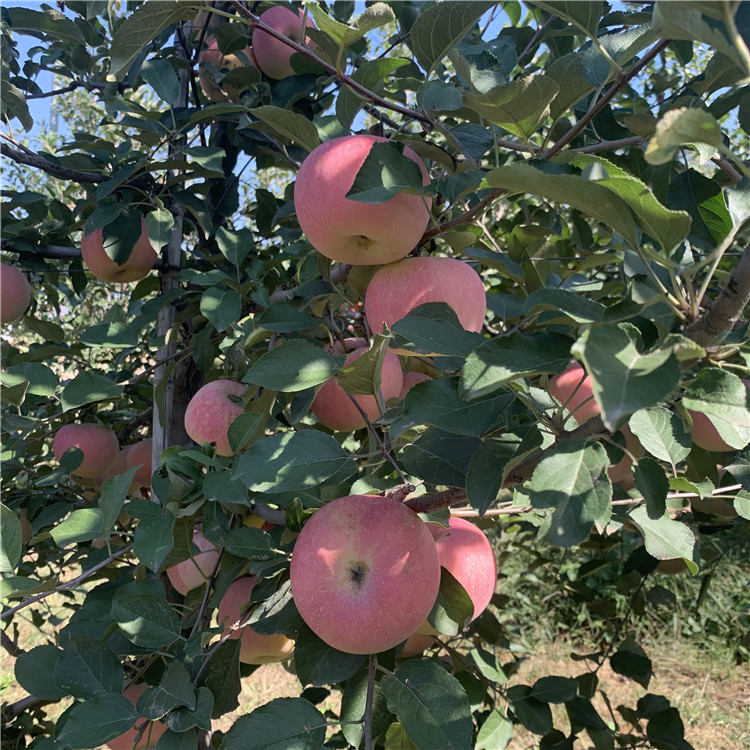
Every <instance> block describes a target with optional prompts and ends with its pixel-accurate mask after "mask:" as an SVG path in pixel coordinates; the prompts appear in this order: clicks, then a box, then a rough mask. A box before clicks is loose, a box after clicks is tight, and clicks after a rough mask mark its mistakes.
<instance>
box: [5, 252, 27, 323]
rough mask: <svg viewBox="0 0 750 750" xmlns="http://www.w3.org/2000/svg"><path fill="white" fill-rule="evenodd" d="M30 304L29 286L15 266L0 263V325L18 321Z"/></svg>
mask: <svg viewBox="0 0 750 750" xmlns="http://www.w3.org/2000/svg"><path fill="white" fill-rule="evenodd" d="M30 302H31V284H29V280H28V279H27V278H26V276H24V274H23V273H22V272H21V271H20V270H19V269H18V268H16V267H15V266H9V265H8V264H7V263H0V323H2V324H3V325H5V324H6V323H12V322H13V321H14V320H18V318H20V317H21V316H22V315H23V314H24V312H26V308H27V307H28V306H29V303H30Z"/></svg>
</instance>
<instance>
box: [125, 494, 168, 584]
mask: <svg viewBox="0 0 750 750" xmlns="http://www.w3.org/2000/svg"><path fill="white" fill-rule="evenodd" d="M128 511H129V512H130V514H131V515H133V516H135V517H136V518H138V525H137V526H136V527H135V535H134V539H133V552H134V553H135V556H136V557H137V558H138V560H139V561H140V562H142V563H143V564H144V565H145V566H146V567H147V568H148V569H149V570H152V571H153V572H154V573H156V572H157V571H158V570H159V569H160V568H161V566H162V565H163V564H164V561H165V560H166V559H167V555H169V553H170V552H171V551H172V548H173V547H174V538H173V536H172V530H173V528H174V523H175V517H174V515H172V514H171V513H170V512H169V511H167V510H165V509H164V508H162V507H160V506H159V505H157V504H156V503H152V502H150V501H148V500H135V501H133V502H131V503H130V505H128Z"/></svg>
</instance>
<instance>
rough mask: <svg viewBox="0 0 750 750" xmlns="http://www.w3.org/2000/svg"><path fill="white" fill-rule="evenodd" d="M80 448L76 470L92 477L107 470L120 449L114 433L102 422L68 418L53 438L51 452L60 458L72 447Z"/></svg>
mask: <svg viewBox="0 0 750 750" xmlns="http://www.w3.org/2000/svg"><path fill="white" fill-rule="evenodd" d="M74 446H75V447H76V448H79V449H80V450H81V451H83V461H81V465H80V466H79V467H78V468H77V469H76V470H75V474H76V475H77V476H79V477H83V478H85V479H94V478H95V477H101V476H103V475H104V474H106V473H107V471H108V470H109V468H110V466H112V464H113V463H114V462H115V461H116V459H117V454H118V453H119V451H120V444H119V442H118V440H117V435H116V434H115V433H114V432H113V431H112V430H110V429H109V427H105V426H104V425H101V424H89V423H78V422H71V423H70V424H66V425H63V426H62V427H61V428H60V429H59V430H58V431H57V432H56V433H55V437H54V439H53V440H52V453H53V454H54V456H55V458H56V459H57V460H58V461H59V460H60V459H61V458H62V457H63V454H64V453H65V451H67V450H68V449H69V448H72V447H74Z"/></svg>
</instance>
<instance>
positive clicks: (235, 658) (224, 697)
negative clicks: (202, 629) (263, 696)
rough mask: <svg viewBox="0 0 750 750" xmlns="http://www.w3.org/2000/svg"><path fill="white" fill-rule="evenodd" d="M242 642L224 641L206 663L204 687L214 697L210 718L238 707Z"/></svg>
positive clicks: (240, 689) (234, 639)
mask: <svg viewBox="0 0 750 750" xmlns="http://www.w3.org/2000/svg"><path fill="white" fill-rule="evenodd" d="M241 648H242V641H241V640H240V639H239V638H231V639H229V640H226V641H224V643H222V644H221V645H220V646H219V647H218V649H216V651H215V652H214V654H213V656H212V658H211V660H210V661H209V663H208V675H207V676H206V683H205V684H206V687H207V688H208V689H209V690H210V691H211V693H212V694H213V696H214V710H213V713H212V714H211V715H212V718H214V719H218V718H219V717H220V716H223V715H224V714H227V713H229V712H230V711H234V709H235V708H237V706H238V705H239V701H238V696H239V694H240V692H241V691H242V683H241V680H240V649H241Z"/></svg>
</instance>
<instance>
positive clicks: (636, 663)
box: [609, 638, 654, 688]
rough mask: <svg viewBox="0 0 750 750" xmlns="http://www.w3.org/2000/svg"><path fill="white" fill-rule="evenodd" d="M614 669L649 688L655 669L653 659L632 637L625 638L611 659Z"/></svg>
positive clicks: (610, 662)
mask: <svg viewBox="0 0 750 750" xmlns="http://www.w3.org/2000/svg"><path fill="white" fill-rule="evenodd" d="M609 664H610V666H611V667H612V671H613V672H616V673H617V674H621V675H623V676H624V677H630V678H631V679H633V680H635V681H636V682H637V683H638V684H639V685H642V686H643V687H644V688H648V683H649V682H650V680H651V677H652V675H653V674H654V673H653V670H652V668H651V659H649V658H648V656H646V653H645V652H644V650H643V649H642V648H641V647H640V646H639V645H638V644H637V643H635V642H634V641H633V640H631V639H630V638H627V639H625V640H624V641H623V642H622V643H621V644H620V647H619V648H618V649H617V651H616V652H615V653H614V654H612V656H611V657H610V659H609Z"/></svg>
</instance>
